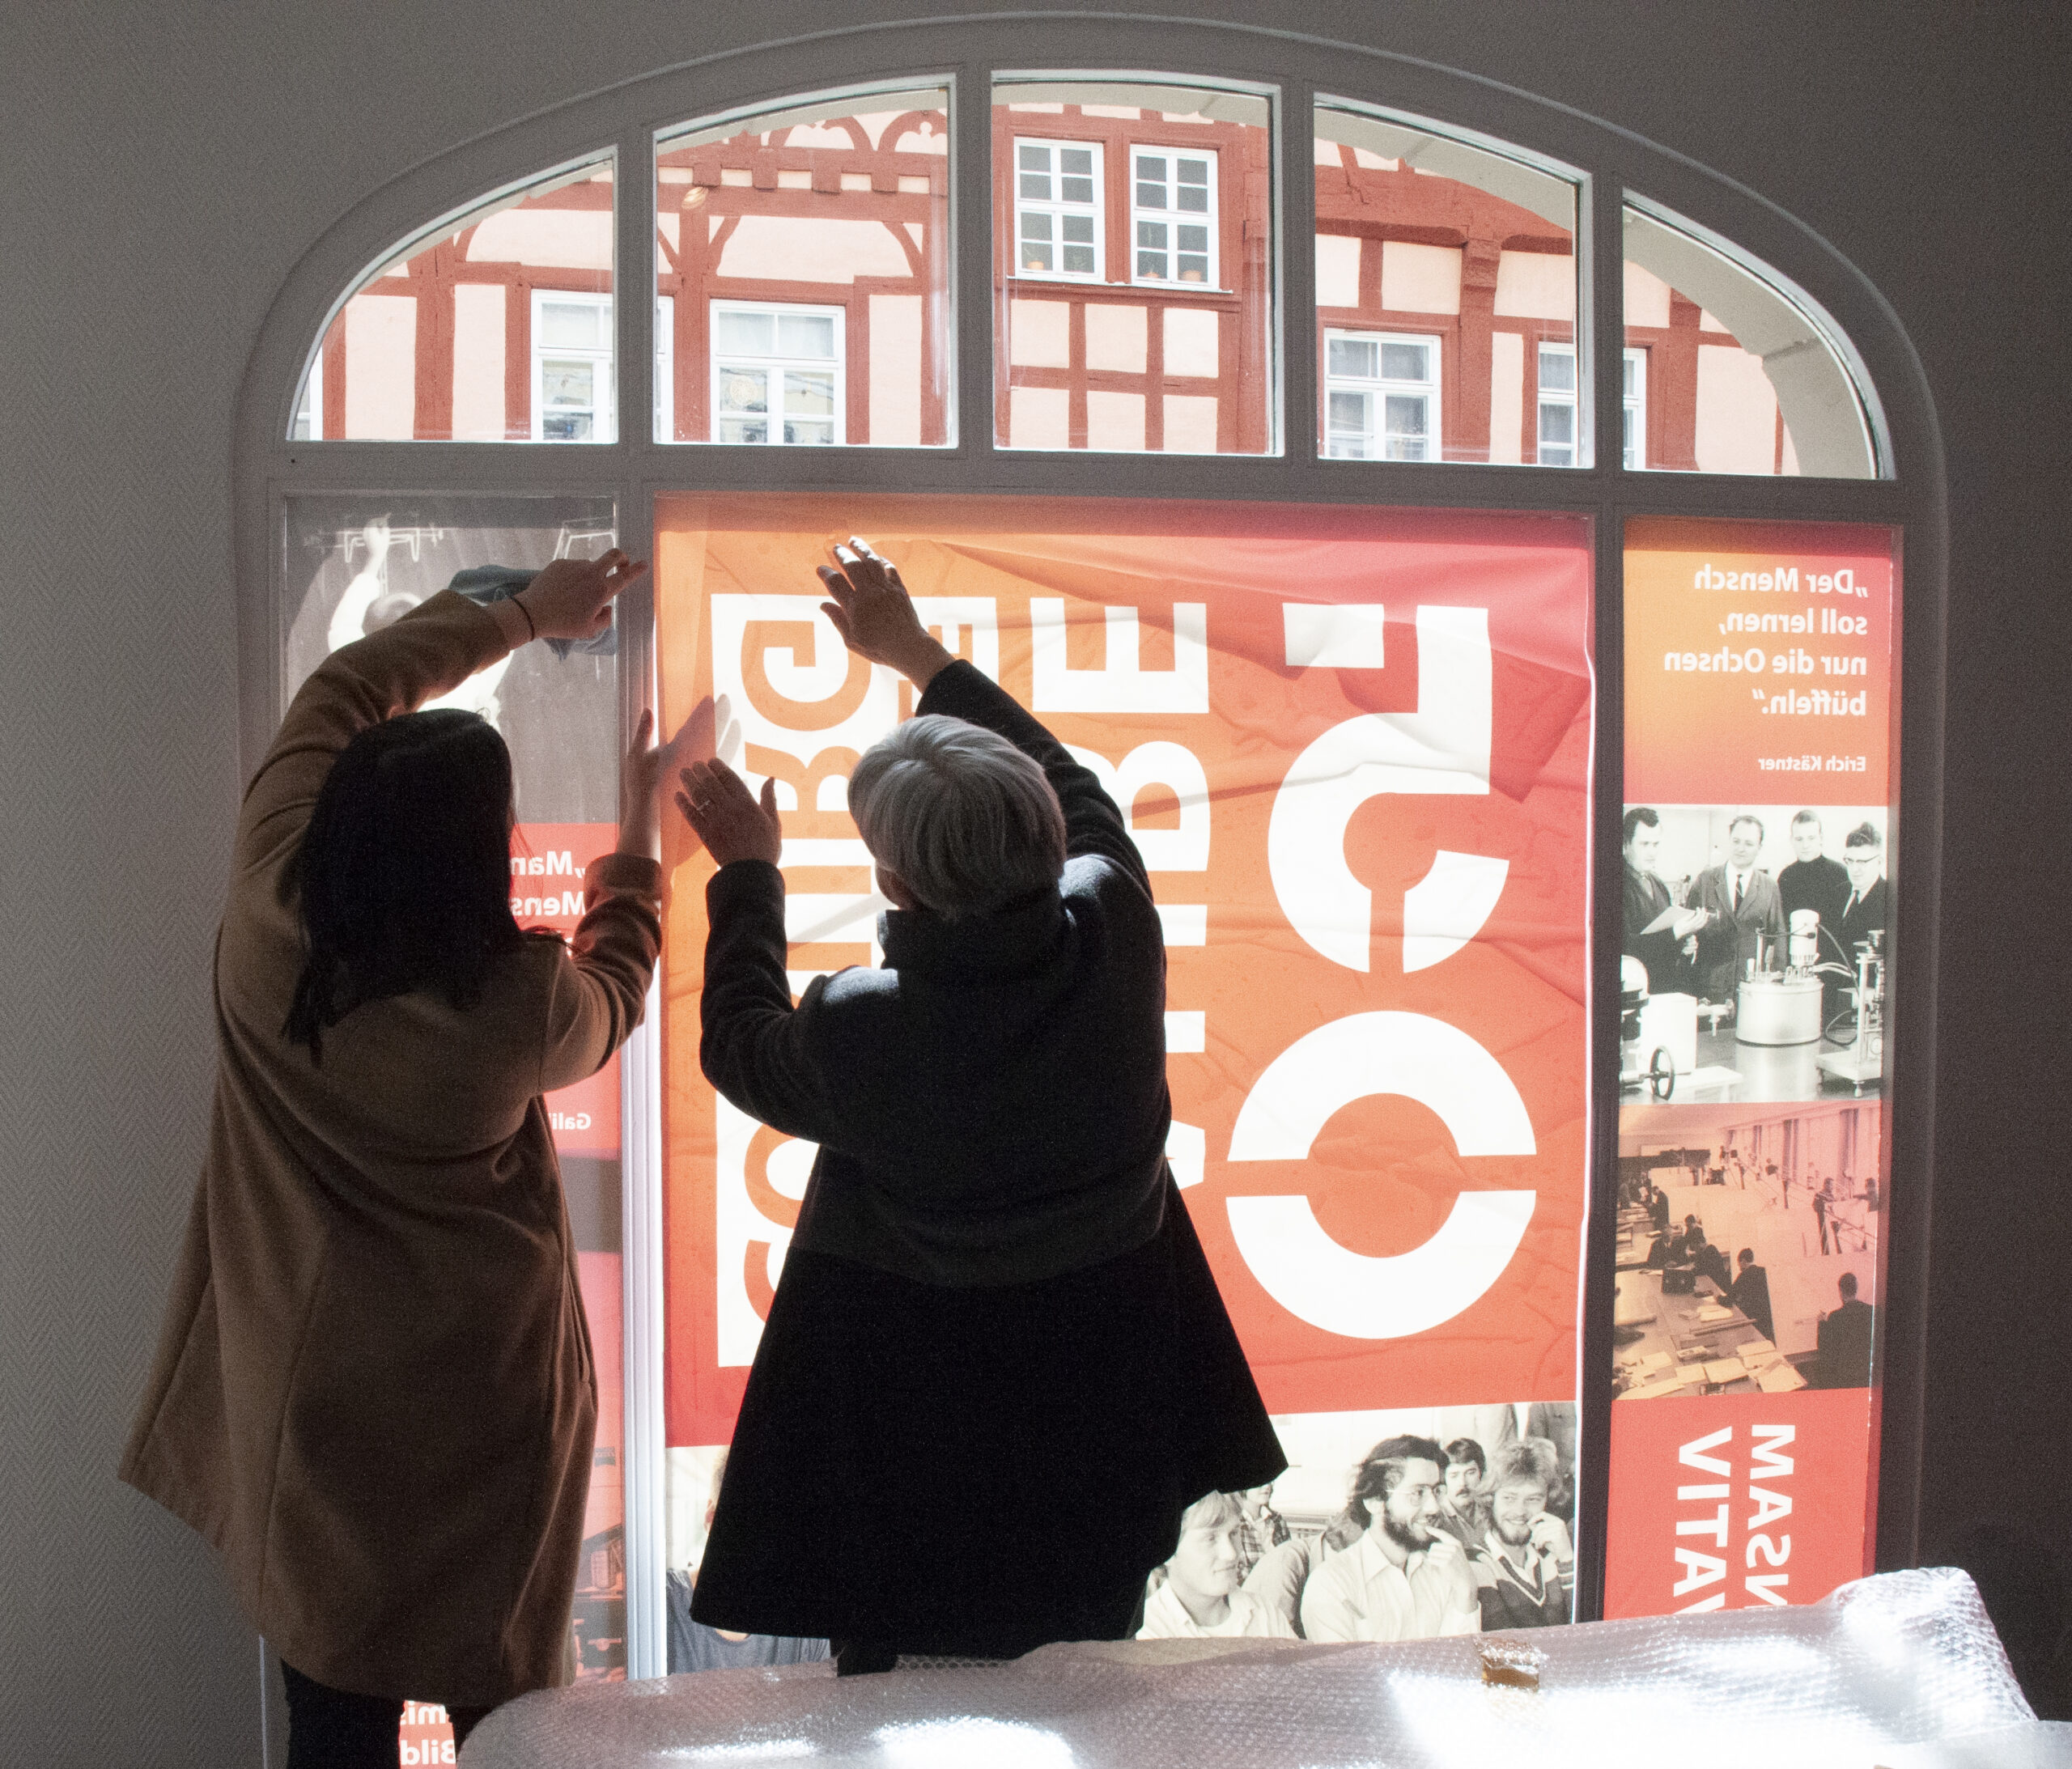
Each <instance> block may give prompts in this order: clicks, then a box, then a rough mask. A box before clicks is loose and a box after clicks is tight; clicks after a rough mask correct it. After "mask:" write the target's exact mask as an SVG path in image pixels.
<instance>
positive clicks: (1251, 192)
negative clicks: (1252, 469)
mask: <svg viewBox="0 0 2072 1769" xmlns="http://www.w3.org/2000/svg"><path fill="white" fill-rule="evenodd" d="M1269 117H1270V112H1269V108H1268V104H1267V100H1265V99H1264V98H1262V97H1259V96H1256V95H1253V94H1250V93H1242V92H1229V91H1216V90H1212V89H1207V88H1202V87H1184V86H1178V85H1167V84H1161V83H1153V82H1150V81H1145V82H1143V83H1131V84H1121V83H1114V84H1109V83H1089V82H1085V81H1079V82H1055V81H1051V82H1044V83H1030V82H1021V83H1014V84H1002V85H998V86H996V87H994V88H993V168H994V170H993V205H994V251H993V265H994V268H993V282H994V295H995V299H996V328H995V333H994V336H995V345H994V412H995V417H994V436H995V440H996V442H997V443H998V444H999V446H1000V447H1001V448H1089V449H1098V450H1125V449H1127V450H1136V449H1146V448H1149V449H1160V450H1164V451H1166V452H1170V453H1176V454H1264V453H1269V452H1273V451H1274V450H1275V448H1276V446H1277V443H1276V439H1275V435H1274V427H1275V426H1274V414H1273V409H1272V408H1273V398H1272V394H1273V387H1274V379H1275V378H1274V374H1273V366H1272V325H1271V320H1272V301H1273V285H1272V269H1271V265H1272V250H1271V246H1270V241H1271V240H1272V225H1273V215H1272V154H1271V137H1270V134H1269V131H1268V127H1267V125H1268V121H1269Z"/></svg>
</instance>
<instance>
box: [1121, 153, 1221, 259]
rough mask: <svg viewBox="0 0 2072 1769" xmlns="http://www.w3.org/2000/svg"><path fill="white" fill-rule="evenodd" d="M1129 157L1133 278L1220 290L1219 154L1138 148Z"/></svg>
mask: <svg viewBox="0 0 2072 1769" xmlns="http://www.w3.org/2000/svg"><path fill="white" fill-rule="evenodd" d="M1130 157H1131V159H1132V162H1133V163H1132V167H1131V172H1132V177H1131V180H1130V190H1131V198H1130V238H1131V240H1132V242H1133V248H1132V276H1133V278H1134V280H1136V282H1195V283H1203V284H1206V285H1208V286H1210V287H1212V288H1213V287H1216V286H1219V285H1218V283H1217V282H1216V155H1214V154H1212V153H1182V152H1180V151H1178V150H1175V149H1173V148H1166V147H1137V146H1133V147H1132V148H1131V150H1130Z"/></svg>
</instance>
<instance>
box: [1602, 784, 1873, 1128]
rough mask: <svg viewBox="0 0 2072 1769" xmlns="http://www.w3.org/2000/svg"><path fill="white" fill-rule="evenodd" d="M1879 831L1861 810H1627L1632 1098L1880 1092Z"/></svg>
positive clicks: (1625, 1057)
mask: <svg viewBox="0 0 2072 1769" xmlns="http://www.w3.org/2000/svg"><path fill="white" fill-rule="evenodd" d="M1885 825H1886V815H1885V812H1884V811H1883V809H1882V808H1865V807H1862V806H1853V807H1849V808H1833V807H1815V806H1807V805H1796V806H1794V805H1688V804H1684V805H1675V804H1662V805H1651V804H1636V805H1629V806H1628V807H1627V809H1626V812H1625V817H1624V821H1623V823H1622V824H1621V826H1620V845H1621V849H1622V852H1623V854H1624V859H1625V888H1624V933H1623V935H1622V937H1621V947H1620V949H1621V952H1622V954H1623V958H1622V962H1621V964H1620V1008H1621V1016H1620V1057H1621V1062H1620V1084H1621V1097H1622V1098H1623V1099H1624V1100H1626V1101H1669V1100H1672V1099H1673V1100H1676V1101H1689V1100H1700V1101H1728V1100H1738V1101H1755V1100H1818V1099H1823V1098H1834V1097H1843V1096H1846V1097H1850V1098H1861V1097H1864V1096H1866V1095H1868V1094H1875V1093H1876V1092H1879V1089H1880V1088H1881V1086H1882V1084H1883V1074H1884V997H1885V930H1886V926H1887V913H1888V908H1889V904H1888V897H1889V893H1890V890H1891V886H1890V884H1889V882H1888V880H1887V878H1886V876H1885V861H1886V851H1885Z"/></svg>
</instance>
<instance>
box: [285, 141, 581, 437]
mask: <svg viewBox="0 0 2072 1769" xmlns="http://www.w3.org/2000/svg"><path fill="white" fill-rule="evenodd" d="M617 435H618V414H617V405H616V401H615V397H614V373H613V349H612V169H611V166H610V163H609V162H604V163H592V164H590V165H587V166H584V167H581V168H578V169H577V170H575V171H573V172H557V173H555V174H554V175H553V176H551V177H549V178H546V179H543V180H540V181H539V182H538V183H537V184H533V185H528V186H526V187H524V189H520V190H519V191H516V192H515V193H507V194H506V195H503V196H501V197H496V198H495V199H494V200H493V201H490V202H486V203H485V204H483V205H482V206H481V207H480V208H478V209H475V210H471V211H470V212H469V213H468V214H464V215H461V216H460V217H458V218H456V219H454V220H452V221H451V222H448V223H444V224H442V225H441V227H439V231H438V232H437V234H436V235H433V236H431V237H430V238H425V237H419V238H418V239H416V240H411V241H410V242H407V243H406V244H403V245H401V246H400V247H398V248H397V250H396V251H395V252H393V253H391V254H390V256H389V258H388V260H387V261H385V262H384V263H383V264H382V265H380V266H379V267H378V268H376V269H373V270H372V271H370V272H369V273H368V274H367V275H366V276H365V277H364V278H362V279H361V281H360V282H359V284H358V285H357V286H355V289H354V291H353V292H352V295H351V296H350V298H349V299H347V300H346V303H345V305H344V306H343V307H342V308H340V310H339V311H338V315H337V316H336V317H335V318H334V319H333V320H332V322H331V325H330V327H329V329H328V330H327V331H326V332H325V334H324V339H323V342H322V343H321V346H319V347H318V349H317V350H316V354H315V355H314V356H312V358H311V359H310V363H309V366H308V369H307V370H306V371H305V373H304V380H303V387H302V392H301V394H300V396H299V398H298V400H297V401H296V406H295V418H294V420H293V422H292V424H291V428H290V437H291V440H295V441H308V442H316V441H329V440H334V439H341V438H342V439H346V440H362V439H365V440H373V441H386V442H611V441H614V440H615V439H616V438H617Z"/></svg>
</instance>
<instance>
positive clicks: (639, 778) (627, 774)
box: [618, 694, 731, 859]
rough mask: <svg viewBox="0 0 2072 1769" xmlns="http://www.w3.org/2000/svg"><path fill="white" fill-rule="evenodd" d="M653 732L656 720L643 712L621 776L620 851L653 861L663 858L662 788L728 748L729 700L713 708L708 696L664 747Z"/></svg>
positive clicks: (721, 699)
mask: <svg viewBox="0 0 2072 1769" xmlns="http://www.w3.org/2000/svg"><path fill="white" fill-rule="evenodd" d="M654 729H655V715H653V714H652V713H651V712H646V711H643V713H642V714H641V715H640V723H639V728H638V729H636V730H635V732H634V734H633V747H632V748H631V749H629V750H627V751H626V759H625V761H623V762H622V764H621V765H620V768H619V776H618V783H619V784H618V800H619V820H618V830H619V841H618V851H619V852H620V853H622V854H641V855H646V856H647V857H648V858H649V859H655V858H657V857H659V855H660V842H661V830H660V797H661V792H662V783H663V782H664V781H665V780H668V779H670V778H673V777H674V776H675V775H676V774H677V772H678V771H679V770H681V768H682V767H683V766H685V765H686V763H689V762H692V761H706V760H709V759H710V758H711V757H712V756H713V755H714V754H715V753H717V752H718V750H719V749H720V748H721V746H722V745H724V743H725V742H726V740H727V736H728V734H730V732H731V721H730V720H729V719H728V706H727V697H726V696H725V695H724V694H722V695H721V696H720V698H719V700H718V701H717V702H714V701H713V699H712V698H711V696H710V695H707V697H706V698H704V699H703V700H701V701H700V702H698V704H697V705H696V706H694V707H692V708H691V711H690V717H689V718H688V719H685V720H684V722H683V723H682V724H681V725H680V726H679V727H677V734H676V735H675V736H673V737H672V738H670V739H669V741H668V742H666V743H660V744H657V743H652V742H651V741H650V738H651V737H652V735H653V732H654Z"/></svg>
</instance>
